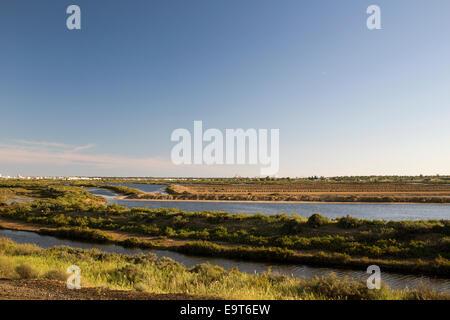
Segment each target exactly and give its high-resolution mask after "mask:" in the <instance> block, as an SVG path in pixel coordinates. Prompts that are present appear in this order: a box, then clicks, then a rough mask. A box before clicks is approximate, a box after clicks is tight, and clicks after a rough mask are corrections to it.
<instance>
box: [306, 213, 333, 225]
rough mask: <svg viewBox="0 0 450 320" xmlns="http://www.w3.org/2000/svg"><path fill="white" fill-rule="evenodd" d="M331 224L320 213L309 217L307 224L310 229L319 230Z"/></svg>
mask: <svg viewBox="0 0 450 320" xmlns="http://www.w3.org/2000/svg"><path fill="white" fill-rule="evenodd" d="M329 223H330V220H329V219H328V218H326V217H324V216H323V215H321V214H320V213H314V214H313V215H312V216H310V217H309V219H308V222H307V224H308V225H309V226H310V227H313V228H318V227H321V226H324V225H327V224H329Z"/></svg>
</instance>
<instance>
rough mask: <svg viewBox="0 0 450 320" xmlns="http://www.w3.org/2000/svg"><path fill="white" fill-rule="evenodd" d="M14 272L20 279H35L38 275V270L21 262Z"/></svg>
mask: <svg viewBox="0 0 450 320" xmlns="http://www.w3.org/2000/svg"><path fill="white" fill-rule="evenodd" d="M16 272H17V274H18V275H19V277H20V278H21V279H36V278H38V277H39V272H38V271H37V270H35V269H34V268H33V266H32V265H29V264H22V265H20V266H18V267H17V268H16Z"/></svg>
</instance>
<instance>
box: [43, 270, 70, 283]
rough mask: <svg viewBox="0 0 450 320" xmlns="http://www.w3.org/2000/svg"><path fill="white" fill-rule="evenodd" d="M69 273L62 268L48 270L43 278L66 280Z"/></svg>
mask: <svg viewBox="0 0 450 320" xmlns="http://www.w3.org/2000/svg"><path fill="white" fill-rule="evenodd" d="M68 277H69V275H68V274H67V273H66V272H65V271H64V270H50V271H48V272H47V273H46V274H45V275H44V278H45V279H49V280H58V281H67V278H68Z"/></svg>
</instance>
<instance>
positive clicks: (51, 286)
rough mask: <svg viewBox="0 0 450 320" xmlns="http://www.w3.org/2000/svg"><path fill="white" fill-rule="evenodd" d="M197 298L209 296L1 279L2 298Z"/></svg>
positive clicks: (51, 281) (0, 292)
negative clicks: (72, 286) (79, 286)
mask: <svg viewBox="0 0 450 320" xmlns="http://www.w3.org/2000/svg"><path fill="white" fill-rule="evenodd" d="M194 299H195V300H197V299H202V300H204V299H211V298H209V297H200V296H191V295H187V294H181V293H179V294H155V293H148V292H136V291H126V290H111V289H106V288H98V287H97V288H81V289H79V290H76V289H73V290H71V289H68V288H67V286H66V283H65V282H61V281H53V280H9V279H0V300H194Z"/></svg>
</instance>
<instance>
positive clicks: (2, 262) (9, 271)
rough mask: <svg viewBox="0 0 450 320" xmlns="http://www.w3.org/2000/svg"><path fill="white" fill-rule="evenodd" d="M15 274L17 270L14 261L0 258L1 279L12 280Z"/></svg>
mask: <svg viewBox="0 0 450 320" xmlns="http://www.w3.org/2000/svg"><path fill="white" fill-rule="evenodd" d="M14 274H15V270H14V264H13V262H12V259H11V258H9V257H4V256H0V278H12V277H13V276H14Z"/></svg>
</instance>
